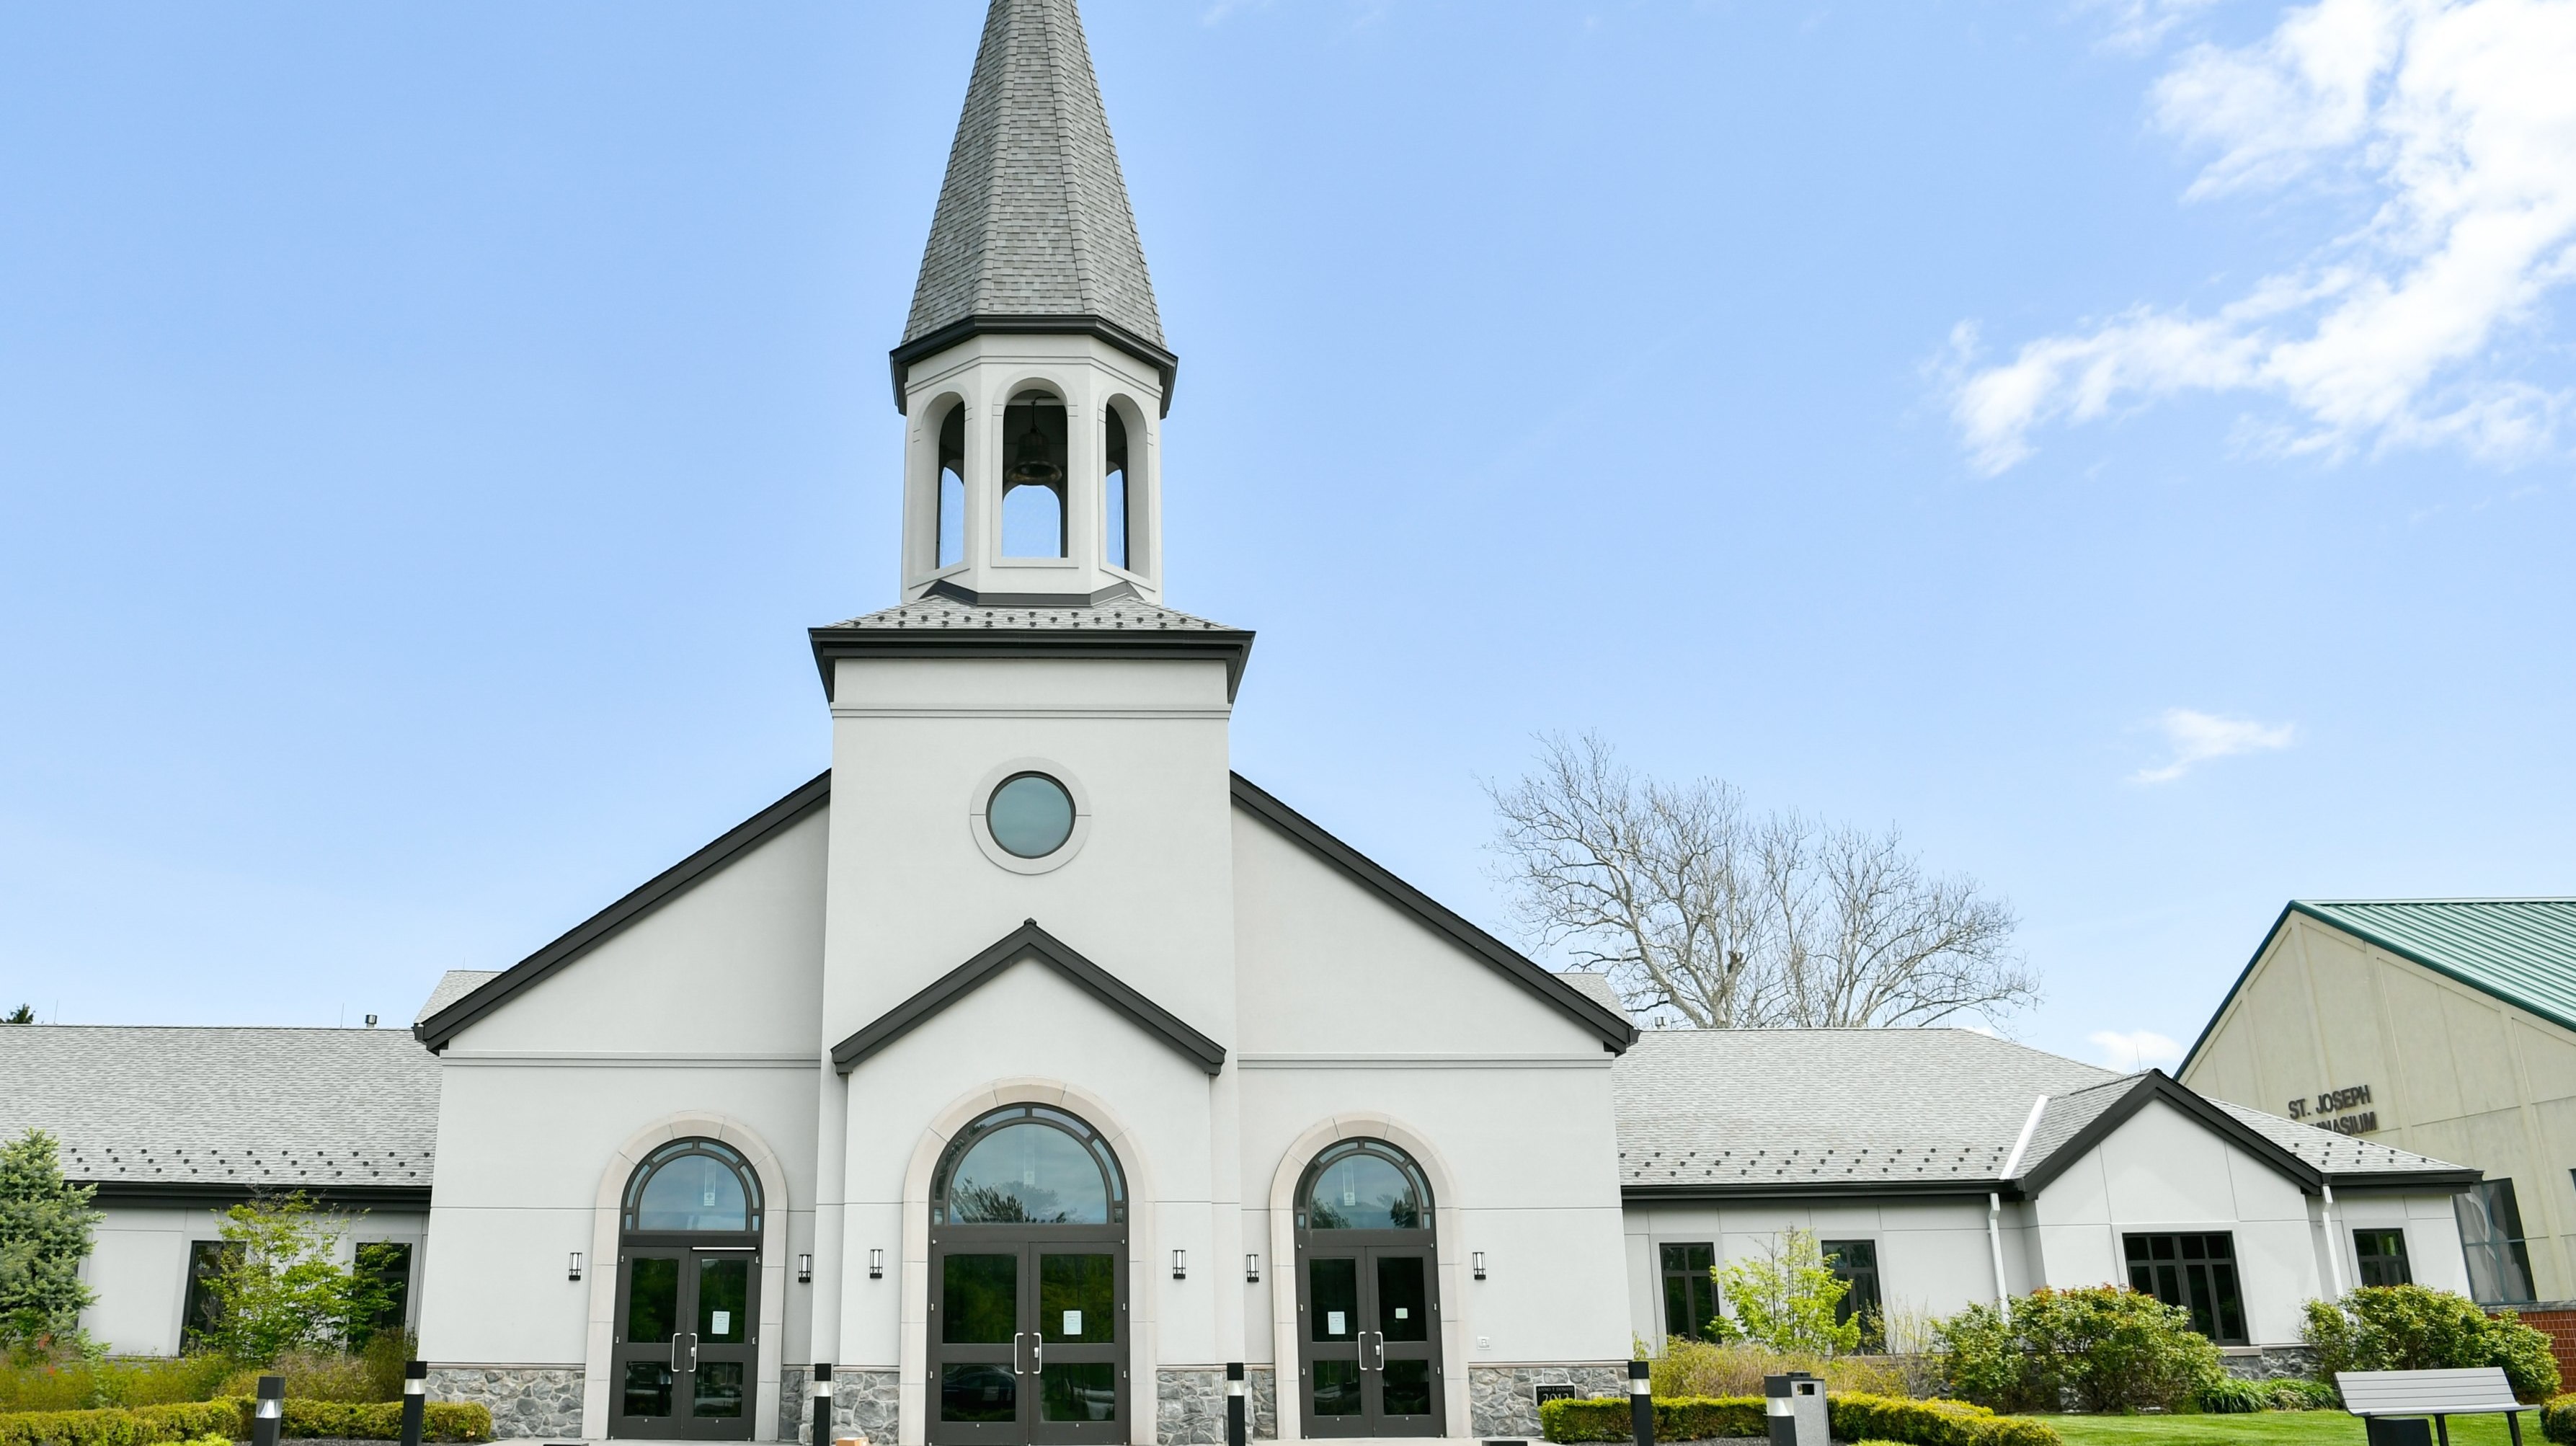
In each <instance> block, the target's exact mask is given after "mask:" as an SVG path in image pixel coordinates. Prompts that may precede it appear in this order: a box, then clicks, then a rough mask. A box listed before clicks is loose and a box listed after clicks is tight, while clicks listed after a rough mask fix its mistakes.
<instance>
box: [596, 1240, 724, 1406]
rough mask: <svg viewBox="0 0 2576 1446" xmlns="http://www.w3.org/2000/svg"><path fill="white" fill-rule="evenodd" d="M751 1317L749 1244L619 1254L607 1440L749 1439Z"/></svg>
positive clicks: (634, 1249) (644, 1248)
mask: <svg viewBox="0 0 2576 1446" xmlns="http://www.w3.org/2000/svg"><path fill="white" fill-rule="evenodd" d="M759 1312H760V1253H759V1252H758V1251H757V1250H756V1249H754V1248H753V1247H751V1246H747V1245H744V1246H704V1245H629V1246H627V1247H626V1248H625V1249H624V1250H622V1251H620V1252H619V1253H618V1258H617V1316H616V1327H617V1328H616V1332H615V1336H614V1343H613V1345H612V1346H611V1357H610V1365H609V1371H610V1380H609V1400H608V1434H610V1435H611V1436H624V1437H642V1438H647V1439H659V1440H677V1441H748V1440H750V1439H751V1426H752V1400H753V1391H754V1389H755V1380H754V1373H755V1371H756V1370H757V1361H758V1358H759V1354H760V1335H759V1328H758V1325H757V1322H758V1320H759V1318H760V1317H759Z"/></svg>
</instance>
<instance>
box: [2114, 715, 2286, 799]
mask: <svg viewBox="0 0 2576 1446" xmlns="http://www.w3.org/2000/svg"><path fill="white" fill-rule="evenodd" d="M2156 726H2157V727H2158V728H2160V729H2162V730H2164V735H2165V742H2166V743H2167V744H2169V745H2170V746H2171V747H2172V748H2173V757H2172V758H2171V759H2170V760H2168V761H2167V762H2165V763H2164V764H2162V765H2160V766H2158V767H2155V768H2147V769H2141V770H2139V771H2138V772H2136V773H2133V774H2131V775H2129V781H2130V782H2132V783H2171V782H2173V781H2174V780H2175V779H2177V778H2180V777H2182V776H2183V775H2184V774H2186V773H2189V772H2190V771H2191V770H2192V768H2193V766H2194V765H2196V764H2201V763H2206V762H2208V761H2209V760H2211V759H2213V758H2226V757H2229V756H2231V755H2234V754H2238V753H2260V752H2264V751H2267V750H2270V749H2274V748H2287V747H2289V746H2290V743H2291V740H2292V739H2293V738H2295V737H2296V736H2297V733H2298V729H2297V727H2296V726H2295V725H2293V724H2289V723H2257V722H2255V721H2253V720H2252V719H2250V718H2221V717H2219V716H2218V715H2217V714H2214V713H2201V712H2196V711H2194V710H2192V709H2189V708H2167V709H2166V710H2165V711H2164V712H2163V713H2162V714H2161V715H2159V716H2158V717H2157V719H2156Z"/></svg>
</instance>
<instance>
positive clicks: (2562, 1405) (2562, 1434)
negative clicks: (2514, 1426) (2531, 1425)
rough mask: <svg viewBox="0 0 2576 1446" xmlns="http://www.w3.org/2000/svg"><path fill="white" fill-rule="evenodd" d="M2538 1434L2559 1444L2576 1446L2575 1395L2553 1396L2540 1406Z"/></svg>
mask: <svg viewBox="0 0 2576 1446" xmlns="http://www.w3.org/2000/svg"><path fill="white" fill-rule="evenodd" d="M2540 1434H2541V1435H2542V1436H2543V1437H2545V1438H2547V1439H2548V1440H2551V1441H2556V1442H2559V1443H2561V1446H2576V1395H2567V1396H2557V1397H2553V1398H2551V1400H2550V1402H2549V1404H2548V1405H2546V1406H2543V1407H2541V1408H2540Z"/></svg>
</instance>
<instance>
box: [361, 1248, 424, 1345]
mask: <svg viewBox="0 0 2576 1446" xmlns="http://www.w3.org/2000/svg"><path fill="white" fill-rule="evenodd" d="M357 1265H358V1272H357V1273H358V1279H359V1280H360V1281H362V1282H364V1283H365V1287H366V1289H367V1292H368V1294H369V1295H371V1296H372V1297H373V1300H372V1301H371V1302H370V1303H371V1304H372V1305H373V1306H374V1309H373V1310H372V1311H371V1312H369V1314H368V1315H367V1318H366V1319H364V1320H362V1321H360V1322H359V1323H358V1330H359V1335H360V1337H361V1339H359V1340H358V1341H357V1342H356V1344H358V1345H360V1346H363V1345H365V1344H366V1339H365V1338H366V1337H371V1336H374V1335H375V1334H376V1333H377V1332H379V1331H399V1330H401V1329H402V1328H403V1326H404V1325H405V1324H407V1323H409V1321H410V1320H411V1242H410V1241H408V1240H362V1241H360V1242H359V1243H358V1261H357Z"/></svg>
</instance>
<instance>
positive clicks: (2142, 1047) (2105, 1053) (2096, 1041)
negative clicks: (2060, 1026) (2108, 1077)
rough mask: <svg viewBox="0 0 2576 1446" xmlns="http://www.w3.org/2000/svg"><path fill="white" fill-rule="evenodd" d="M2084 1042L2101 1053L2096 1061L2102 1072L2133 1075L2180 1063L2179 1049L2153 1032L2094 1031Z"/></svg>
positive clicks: (2134, 1030) (2138, 1030)
mask: <svg viewBox="0 0 2576 1446" xmlns="http://www.w3.org/2000/svg"><path fill="white" fill-rule="evenodd" d="M2086 1038H2088V1039H2090V1040H2091V1041H2092V1043H2093V1047H2094V1048H2095V1049H2097V1050H2099V1051H2101V1053H2100V1055H2099V1056H2098V1058H2100V1060H2101V1061H2102V1066H2103V1068H2105V1069H2116V1070H2120V1071H2122V1072H2124V1073H2135V1072H2136V1071H2138V1070H2142V1069H2145V1068H2146V1067H2147V1066H2149V1065H2157V1064H2180V1063H2182V1046H2181V1045H2179V1044H2176V1043H2174V1042H2173V1041H2172V1040H2170V1039H2167V1038H2165V1037H2164V1036H2163V1035H2161V1034H2158V1033H2156V1032H2155V1031H2154V1030H2152V1029H2133V1030H2130V1031H2129V1032H2128V1033H2126V1034H2122V1033H2121V1032H2120V1031H2118V1030H2116V1029H2097V1030H2095V1031H2093V1033H2091V1034H2090V1035H2088V1036H2086Z"/></svg>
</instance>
